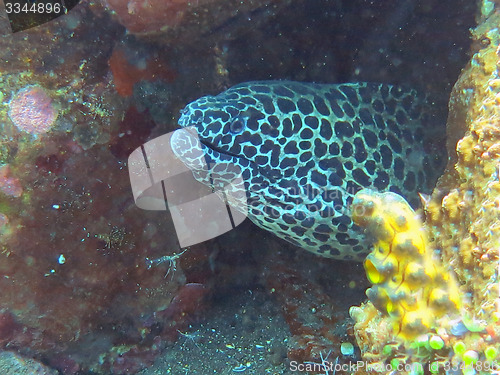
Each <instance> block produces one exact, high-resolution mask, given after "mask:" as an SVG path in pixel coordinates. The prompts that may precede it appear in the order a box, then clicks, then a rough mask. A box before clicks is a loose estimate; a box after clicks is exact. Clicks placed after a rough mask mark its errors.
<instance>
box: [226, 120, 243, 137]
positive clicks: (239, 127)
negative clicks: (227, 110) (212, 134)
mask: <svg viewBox="0 0 500 375" xmlns="http://www.w3.org/2000/svg"><path fill="white" fill-rule="evenodd" d="M244 129H245V122H244V121H243V120H242V119H236V120H234V121H233V122H232V123H231V125H229V131H230V132H231V133H233V134H240V133H241V132H242V131H243V130H244Z"/></svg>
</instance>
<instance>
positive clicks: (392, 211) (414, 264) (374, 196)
mask: <svg viewBox="0 0 500 375" xmlns="http://www.w3.org/2000/svg"><path fill="white" fill-rule="evenodd" d="M352 211H353V215H352V216H353V220H354V222H355V223H356V224H357V225H359V226H361V227H365V228H367V230H368V231H369V232H370V233H371V235H372V236H373V237H374V238H375V243H374V246H373V251H372V252H371V253H370V254H369V255H368V256H367V258H366V260H365V262H364V267H365V271H366V275H367V277H368V280H369V281H370V282H371V283H372V284H373V287H372V288H370V289H368V290H367V292H366V294H367V296H368V298H369V299H370V301H371V302H372V303H373V305H374V306H375V307H376V308H377V309H378V310H380V311H381V312H382V313H384V314H387V315H389V317H390V318H391V319H392V325H393V331H394V334H395V335H396V336H397V337H399V338H401V339H403V340H411V339H414V338H415V337H417V336H419V335H422V334H425V333H428V332H429V331H430V330H431V329H432V328H433V327H434V324H435V322H436V320H437V319H438V318H440V317H441V316H443V315H444V314H446V313H450V312H454V311H457V309H458V308H459V305H460V297H459V290H458V287H457V285H456V283H455V280H454V278H453V277H451V276H450V275H449V274H448V272H447V271H446V270H445V269H444V268H442V267H440V266H438V265H436V263H435V262H434V261H433V251H432V250H430V249H429V246H428V244H427V236H426V234H425V232H424V230H423V224H422V222H421V221H420V219H419V218H418V217H417V216H416V214H415V212H414V211H413V210H412V208H411V207H410V206H409V205H408V203H407V202H406V201H405V200H404V199H403V198H402V197H400V196H399V195H397V194H394V193H390V192H388V193H378V192H376V191H373V190H370V189H364V190H362V191H360V192H358V193H357V194H356V196H355V197H354V201H353V208H352Z"/></svg>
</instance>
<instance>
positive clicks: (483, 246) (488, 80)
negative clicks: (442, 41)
mask: <svg viewBox="0 0 500 375" xmlns="http://www.w3.org/2000/svg"><path fill="white" fill-rule="evenodd" d="M481 11H482V13H481V15H480V17H479V22H480V23H479V25H478V27H477V28H475V29H474V30H473V32H472V36H473V40H474V43H473V56H472V59H471V62H470V63H469V65H468V66H467V67H466V68H465V69H464V71H463V73H462V75H461V76H460V78H459V80H458V82H457V83H456V85H455V87H454V89H453V92H452V95H451V98H450V114H449V117H448V123H447V131H448V140H447V144H448V150H449V152H450V161H449V164H448V167H447V171H446V172H445V174H444V175H443V176H442V177H441V178H440V180H439V182H438V184H437V187H436V189H435V190H434V192H433V194H432V196H431V197H429V198H427V199H425V200H424V215H425V218H426V220H425V228H426V231H427V233H428V238H429V243H428V246H429V248H430V249H432V250H433V251H434V253H435V256H436V257H437V262H438V264H440V265H439V266H438V267H440V269H441V271H440V273H441V274H443V272H444V273H445V274H451V273H453V274H456V275H457V280H458V283H459V289H460V295H461V302H460V303H461V305H462V308H461V309H460V311H459V317H458V318H456V319H454V318H452V317H446V316H445V317H443V318H441V319H439V320H438V321H436V322H435V323H434V324H429V327H431V326H432V327H433V329H432V330H431V331H432V332H428V333H427V334H424V335H420V336H417V337H416V338H415V339H414V341H413V342H412V343H408V342H401V340H398V339H397V337H395V335H394V332H392V327H391V325H390V324H388V322H387V319H386V317H384V316H383V315H382V313H380V312H379V311H377V310H376V308H375V306H377V307H379V306H378V305H377V303H378V302H379V300H374V303H373V304H372V303H371V302H368V303H367V304H364V305H363V306H361V307H353V308H352V309H351V315H352V316H353V317H354V318H355V320H356V325H355V331H356V336H357V340H358V344H359V346H360V348H361V351H362V355H363V358H364V359H365V360H366V361H367V362H369V363H371V364H373V365H374V367H373V368H372V369H371V371H367V373H390V371H391V370H390V369H388V368H387V365H388V364H391V365H392V368H394V366H398V365H406V366H407V367H401V368H398V373H408V374H423V373H424V371H425V373H429V372H430V373H439V374H440V373H453V374H465V375H471V374H489V373H491V371H492V370H493V369H495V370H498V367H499V363H500V362H499V361H500V356H499V355H498V353H499V352H500V345H499V337H500V305H499V290H498V289H499V269H498V260H499V251H498V249H499V245H500V243H499V241H498V238H500V237H499V236H500V221H499V215H498V212H499V209H500V201H499V198H498V197H499V193H500V182H499V175H500V167H499V162H498V157H499V155H500V151H499V150H500V132H499V130H498V127H499V126H500V111H499V108H500V107H499V104H500V84H499V83H500V49H499V45H500V34H499V30H498V25H499V23H500V13H499V10H498V4H493V3H491V2H489V1H483V2H482V7H481ZM370 198H371V199H373V198H372V197H370ZM363 206H364V207H365V208H370V207H371V206H370V204H367V203H365V204H364V205H363ZM360 220H362V218H360ZM360 223H361V222H360ZM418 226H420V225H418ZM380 228H381V227H378V228H377V230H378V231H380ZM381 235H382V234H380V233H379V235H378V236H379V237H380V236H381ZM379 241H380V240H379ZM393 249H394V247H393ZM367 264H368V266H367V267H366V269H367V275H368V277H369V278H371V279H372V280H371V281H372V282H377V281H380V268H379V266H378V265H377V264H376V263H372V262H370V260H368V261H367ZM373 268H374V269H373ZM427 269H428V268H426V271H425V273H427V272H428V271H427ZM373 274H374V276H371V275H373ZM377 277H378V279H377ZM446 277H448V276H446ZM370 299H371V298H370ZM448 311H449V310H448ZM423 332H424V330H422V331H420V330H419V332H418V333H423ZM375 365H379V366H378V367H377V366H375ZM412 366H413V367H412Z"/></svg>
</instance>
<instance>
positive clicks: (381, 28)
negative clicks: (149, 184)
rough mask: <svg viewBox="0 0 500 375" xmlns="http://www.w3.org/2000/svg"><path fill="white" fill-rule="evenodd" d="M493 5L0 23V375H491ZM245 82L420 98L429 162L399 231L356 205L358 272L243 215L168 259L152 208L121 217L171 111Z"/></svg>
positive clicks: (173, 244) (495, 176) (180, 0)
mask: <svg viewBox="0 0 500 375" xmlns="http://www.w3.org/2000/svg"><path fill="white" fill-rule="evenodd" d="M7 3H8V2H7V1H5V4H4V7H5V9H8V7H6V4H7ZM499 7H500V4H499V3H498V1H490V0H482V1H470V0H454V1H452V0H440V1H438V0H421V1H411V0H389V1H385V0H384V1H383V2H382V1H379V2H377V1H361V0H272V1H271V0H245V1H235V0H226V1H223V0H197V1H185V0H162V1H157V2H154V1H147V0H146V1H137V0H103V1H102V2H99V1H80V2H79V3H78V4H77V5H75V6H74V7H73V8H72V9H71V10H70V11H69V12H68V14H65V15H63V16H61V17H58V18H57V19H55V20H53V21H50V22H47V23H44V24H42V25H39V26H36V27H32V28H27V29H25V30H19V31H17V32H15V33H12V30H13V29H12V26H13V25H11V23H10V22H9V19H8V17H7V13H6V12H3V11H0V35H2V36H1V37H0V56H1V58H0V103H1V105H0V348H1V351H0V373H1V374H5V375H13V374H16V375H17V374H63V375H76V374H79V375H87V374H113V375H115V374H143V375H146V374H175V375H177V374H179V375H184V374H214V373H216V374H235V373H245V374H293V373H311V374H354V373H357V374H392V373H403V374H406V373H407V374H434V373H436V374H466V375H471V374H483V373H485V374H488V373H493V371H494V369H497V370H498V368H497V367H496V363H497V362H499V361H500V354H499V353H500V343H499V337H500V323H499V322H500V310H499V309H500V306H499V304H498V300H499V291H498V283H499V280H498V273H499V271H498V249H499V245H500V243H499V240H498V238H500V237H499V234H500V233H499V231H500V216H499V212H500V211H499V210H500V198H499V193H500V182H499V179H500V178H499V173H500V172H499V170H500V169H499V164H498V162H499V155H500V146H499V144H500V143H499V138H500V132H499V130H498V129H500V122H499V119H500V114H499V108H500V107H499V105H500V77H499V71H498V69H499V68H498V67H499V64H500V63H499V61H500V56H499V52H498V46H499V44H500V35H499V31H498V27H499V24H500V10H499ZM0 9H1V7H0ZM254 80H293V81H302V82H317V83H343V82H361V81H367V82H379V83H388V84H394V85H399V86H402V87H409V88H413V89H415V90H417V91H418V92H421V93H425V94H426V95H427V96H428V100H429V101H430V102H431V103H433V105H434V107H435V109H436V111H437V114H436V117H435V126H434V127H435V129H433V130H434V131H436V134H441V135H440V136H439V137H436V145H437V147H438V148H439V149H440V150H441V151H443V155H444V150H445V149H446V151H447V154H448V157H446V156H442V159H440V162H441V164H442V165H443V167H444V166H445V165H446V169H445V171H444V172H443V175H442V177H441V178H440V179H439V181H438V183H437V187H436V188H435V189H434V191H433V193H432V195H425V196H423V197H422V206H423V208H421V209H420V210H419V211H418V212H419V218H417V219H415V213H414V212H413V210H412V209H411V208H410V207H409V206H408V205H407V204H406V202H404V200H402V198H401V199H399V198H394V197H392V198H390V197H389V198H387V196H383V195H380V194H378V193H371V194H367V195H365V196H358V198H359V199H358V200H357V201H356V202H357V203H356V204H358V205H360V206H361V207H365V208H366V207H368V208H370V209H371V210H372V211H370V212H372V216H371V219H370V220H372V221H370V220H365V221H363V220H362V221H360V223H359V225H360V226H366V227H367V228H368V229H367V230H368V231H370V232H371V233H372V236H373V241H374V243H375V244H376V247H375V249H374V252H373V253H372V254H373V255H370V256H371V258H368V260H367V261H365V263H364V264H363V263H356V262H346V261H340V260H332V259H327V258H322V257H319V256H316V255H314V254H311V253H309V252H306V251H304V250H303V249H300V248H299V247H295V246H293V245H291V244H289V243H288V242H285V241H283V240H280V239H278V238H277V237H276V236H274V235H273V234H272V233H270V232H269V231H265V230H263V229H260V228H258V227H257V226H255V225H253V224H252V223H251V222H249V221H248V220H247V221H245V222H244V223H242V224H241V225H239V226H238V227H237V228H236V229H234V230H232V231H230V232H227V233H226V234H224V235H221V236H219V237H217V238H215V239H212V240H209V241H206V242H203V243H200V244H197V245H193V246H190V247H189V248H187V249H184V248H181V247H180V245H179V242H178V240H177V236H176V232H175V230H174V226H173V222H172V218H171V216H170V214H169V212H168V211H159V212H154V211H145V210H141V209H139V208H138V207H137V206H136V205H135V203H134V197H133V194H132V190H131V187H130V179H129V172H128V165H127V160H128V157H129V155H130V153H131V152H132V151H133V150H135V149H137V148H138V147H140V146H141V145H142V144H143V143H144V142H147V141H149V140H151V139H154V138H156V137H159V136H161V135H163V134H165V133H168V132H171V131H174V130H176V129H178V125H177V120H178V119H179V116H180V110H181V109H182V108H184V107H185V106H186V105H187V104H188V103H190V102H192V101H193V100H196V99H197V98H199V97H201V96H204V95H216V94H218V93H220V92H222V91H224V90H226V89H228V88H229V87H231V86H233V85H236V84H239V83H241V82H246V81H254ZM387 199H389V201H387ZM391 199H392V200H391ZM391 208H392V209H394V210H392V211H391ZM209 224H210V223H207V225H209ZM388 233H389V234H388ZM417 241H420V242H419V243H418V244H417ZM408 243H411V244H412V246H407V247H405V246H406V245H405V244H408ZM413 245H414V246H413ZM380 249H383V251H382V250H380ZM388 249H390V251H391V252H390V254H389V250H388ZM398 249H399V250H398ZM392 250H394V251H392ZM377 251H379V255H378V257H377ZM412 251H414V252H412ZM380 254H382V255H380ZM429 269H432V271H429ZM391 282H392V284H391ZM394 284H396V286H395V285H394ZM367 288H369V289H368V290H371V292H370V291H368V292H366V291H367ZM414 291H416V292H415V293H414ZM365 292H366V294H365ZM367 295H368V297H369V301H368V300H367ZM352 306H355V307H352ZM429 316H431V318H430V319H428V318H427V317H429ZM410 317H411V319H410ZM358 361H359V362H358ZM314 364H316V366H313V365H314ZM332 364H333V365H334V366H333V367H331V366H330V365H332ZM350 364H351V366H349V365H350ZM355 364H358V365H355ZM361 364H363V365H362V366H361ZM299 365H301V366H299ZM335 365H337V366H335ZM342 365H345V366H342ZM368 365H371V366H372V367H371V368H367V366H368ZM399 365H401V366H403V367H401V368H399V367H398V366H399ZM412 365H413V366H412ZM388 366H392V368H391V367H388Z"/></svg>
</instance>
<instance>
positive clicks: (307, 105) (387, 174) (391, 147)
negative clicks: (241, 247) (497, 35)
mask: <svg viewBox="0 0 500 375" xmlns="http://www.w3.org/2000/svg"><path fill="white" fill-rule="evenodd" d="M423 103H424V101H423V100H421V99H418V96H417V94H416V92H414V91H413V90H402V89H401V88H398V87H396V86H391V85H386V84H373V83H349V84H314V83H299V82H290V81H262V82H259V81H256V82H248V83H242V84H239V85H237V86H234V87H232V88H230V89H228V90H227V91H224V92H222V93H221V94H219V95H217V96H205V97H202V98H200V99H198V100H196V101H194V102H192V103H190V104H189V105H188V106H186V108H184V109H183V110H182V115H181V117H180V119H179V124H180V126H181V127H193V129H194V132H195V133H196V135H197V137H194V138H190V139H187V138H188V137H186V136H185V135H177V136H176V135H175V133H174V136H173V138H172V140H171V146H172V149H173V151H174V153H175V154H176V155H177V156H178V157H179V158H180V159H181V161H182V162H183V163H184V164H186V165H187V166H188V167H189V168H190V169H191V170H192V171H193V174H194V176H195V178H196V179H198V180H199V181H201V182H202V183H204V184H206V185H210V186H212V187H214V185H219V187H221V186H222V185H226V188H227V184H228V183H229V181H230V180H231V179H233V178H235V177H236V176H237V173H238V172H237V171H241V176H242V178H243V182H244V188H245V191H244V194H242V196H243V198H242V199H241V200H240V201H238V202H236V201H235V202H231V205H233V206H234V207H236V208H239V209H240V210H241V208H242V207H244V208H245V210H248V217H249V218H250V220H251V221H253V222H254V223H255V224H257V225H258V226H259V227H262V228H264V229H266V230H268V231H270V232H272V233H274V234H276V235H277V236H279V237H281V238H283V239H285V240H287V241H289V242H291V243H293V244H295V245H297V246H300V247H302V248H304V249H306V250H309V251H312V252H314V253H316V254H319V255H322V256H326V257H331V258H338V259H350V260H362V259H363V258H364V256H365V255H366V253H367V252H368V251H369V248H368V240H367V239H366V238H365V237H364V234H363V233H361V231H360V230H359V228H357V227H356V226H355V225H354V224H353V223H352V221H351V218H350V214H349V206H350V203H351V201H352V197H353V195H354V194H355V193H356V192H357V191H359V190H360V189H361V188H363V187H371V188H375V189H377V190H379V191H388V190H390V191H393V192H396V193H399V194H401V195H403V196H404V197H406V198H407V199H408V200H409V201H410V202H411V203H412V204H414V205H415V204H418V203H417V202H418V192H424V193H425V192H429V191H430V190H431V188H432V187H433V185H434V183H435V181H436V179H437V177H438V176H439V174H440V170H439V168H438V167H437V165H438V164H439V159H438V158H436V156H435V155H427V154H426V153H425V152H424V143H425V142H426V141H425V137H424V136H425V135H426V134H427V133H428V131H426V129H425V128H426V127H427V128H429V127H430V125H429V121H428V119H426V116H427V115H426V112H425V106H424V104H423ZM176 133H177V132H176ZM184 133H185V134H186V132H184ZM196 138H199V141H201V143H199V142H198V140H197V139H196ZM195 148H198V150H201V152H200V151H198V152H195V151H194V149H195ZM200 158H203V159H204V160H201V159H200ZM205 162H208V166H209V167H208V171H209V172H216V174H217V176H218V177H217V178H215V179H214V177H213V174H210V173H207V167H206V166H204V167H203V165H204V164H205ZM205 165H206V164H205ZM236 200H237V199H236Z"/></svg>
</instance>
